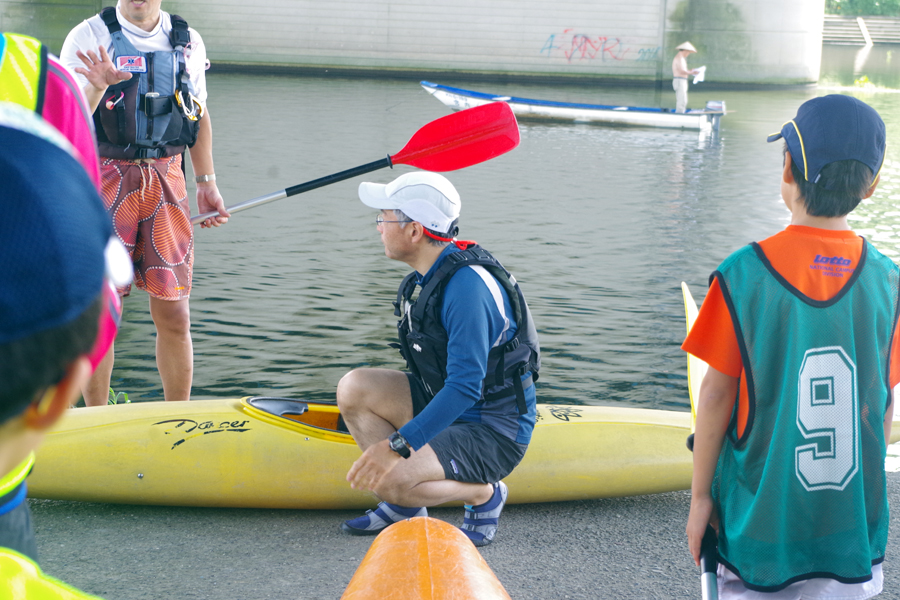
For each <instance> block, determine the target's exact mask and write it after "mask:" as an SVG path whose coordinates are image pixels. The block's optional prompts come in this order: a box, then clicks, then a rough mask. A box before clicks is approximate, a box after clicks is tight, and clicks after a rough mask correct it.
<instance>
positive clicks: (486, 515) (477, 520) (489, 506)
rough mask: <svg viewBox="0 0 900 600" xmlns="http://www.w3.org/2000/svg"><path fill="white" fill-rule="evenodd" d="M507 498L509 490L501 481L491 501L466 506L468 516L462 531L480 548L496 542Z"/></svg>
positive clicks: (495, 485)
mask: <svg viewBox="0 0 900 600" xmlns="http://www.w3.org/2000/svg"><path fill="white" fill-rule="evenodd" d="M507 496H509V488H507V487H506V484H505V483H503V482H502V481H501V482H499V483H495V484H494V495H493V496H491V499H490V500H488V501H487V502H485V503H484V504H479V505H478V506H470V505H468V504H467V505H466V516H465V519H464V520H463V526H462V527H460V529H462V532H463V533H464V534H466V536H467V537H468V538H469V539H470V540H472V543H473V544H475V545H476V546H478V547H479V548H480V547H481V546H487V545H488V544H490V543H491V542H492V541H494V536H495V535H497V528H498V527H499V526H500V524H499V522H500V513H501V512H503V507H504V506H505V505H506V498H507Z"/></svg>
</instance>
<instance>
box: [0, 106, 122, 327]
mask: <svg viewBox="0 0 900 600" xmlns="http://www.w3.org/2000/svg"><path fill="white" fill-rule="evenodd" d="M70 148H71V146H70V145H68V143H67V142H66V141H65V139H64V138H62V136H61V135H60V134H59V132H58V131H57V130H56V129H54V128H53V127H52V126H50V125H48V124H46V123H45V122H44V121H43V120H42V119H40V118H39V117H37V116H36V115H34V113H33V112H31V111H28V110H26V109H24V108H21V107H18V106H16V105H13V104H11V103H8V102H0V182H2V184H0V344H3V343H8V342H12V341H15V340H18V339H21V338H24V337H27V336H29V335H33V334H35V333H38V332H40V331H44V330H47V329H51V328H53V327H59V326H61V325H65V324H66V323H69V322H70V321H72V320H74V319H75V318H76V317H78V316H80V315H81V314H82V313H83V312H84V311H85V310H86V309H87V308H88V306H90V304H91V303H92V302H93V301H94V300H95V299H96V298H97V297H98V296H99V295H100V293H101V291H102V289H103V288H102V286H103V277H104V270H105V262H104V250H105V248H106V245H107V242H108V240H109V238H110V235H111V234H112V225H111V223H110V219H109V216H108V215H107V213H106V210H105V209H104V207H103V202H102V200H101V199H100V196H99V195H98V193H97V188H95V187H94V185H93V183H92V182H91V180H90V178H89V177H88V175H87V173H86V172H85V170H84V167H82V166H81V163H79V162H78V161H77V160H76V159H75V158H74V157H73V156H72V154H71V152H70Z"/></svg>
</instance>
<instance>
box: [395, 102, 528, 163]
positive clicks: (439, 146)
mask: <svg viewBox="0 0 900 600" xmlns="http://www.w3.org/2000/svg"><path fill="white" fill-rule="evenodd" d="M518 145H519V124H518V123H516V117H515V115H514V114H513V112H512V109H511V108H510V107H509V105H507V104H506V103H505V102H491V103H490V104H484V105H482V106H476V107H474V108H468V109H466V110H461V111H459V112H456V113H453V114H449V115H447V116H445V117H441V118H440V119H436V120H434V121H432V122H430V123H428V124H427V125H425V126H424V127H422V128H421V129H419V130H418V131H417V132H416V133H415V134H413V136H412V137H411V138H410V139H409V141H408V142H407V143H406V146H404V147H403V149H402V150H401V151H400V152H398V153H397V154H395V155H393V156H391V162H392V163H394V164H401V165H410V166H413V167H418V168H419V169H425V170H426V171H455V170H456V169H462V168H465V167H470V166H472V165H477V164H478V163H480V162H484V161H486V160H490V159H492V158H494V157H495V156H500V155H501V154H504V153H506V152H509V151H510V150H512V149H513V148H515V147H516V146H518Z"/></svg>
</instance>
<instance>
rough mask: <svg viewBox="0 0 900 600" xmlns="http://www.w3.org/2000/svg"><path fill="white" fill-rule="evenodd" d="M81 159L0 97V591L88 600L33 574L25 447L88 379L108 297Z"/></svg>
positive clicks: (98, 220) (100, 218) (105, 223)
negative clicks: (0, 99) (0, 215)
mask: <svg viewBox="0 0 900 600" xmlns="http://www.w3.org/2000/svg"><path fill="white" fill-rule="evenodd" d="M79 158H81V157H80V156H79V155H78V153H77V151H76V150H75V149H74V148H73V147H72V145H71V144H70V143H69V142H68V141H67V140H66V139H65V138H64V137H63V136H62V135H61V134H60V132H59V131H58V130H57V129H55V128H54V127H52V126H50V125H49V124H47V123H46V122H45V121H44V120H42V119H41V118H40V117H38V116H37V115H36V114H35V113H34V112H33V111H32V110H28V109H25V108H23V107H21V106H20V105H18V104H13V103H11V102H0V181H2V182H3V183H2V185H0V212H2V214H3V217H2V218H0V381H3V386H2V387H0V598H69V599H73V600H75V599H88V598H95V597H94V596H89V595H88V594H85V593H83V592H80V591H78V590H76V589H74V588H72V587H71V586H68V585H66V584H64V583H62V582H60V581H57V580H55V579H53V578H52V577H48V576H47V575H45V574H44V573H43V572H42V571H41V569H40V567H39V566H38V565H37V544H36V542H35V538H34V530H33V526H32V521H31V512H30V509H29V506H28V502H27V500H26V495H27V480H26V477H27V476H28V474H29V473H30V471H31V468H32V466H33V465H34V460H35V457H34V451H35V450H37V448H38V446H40V444H41V442H42V440H43V437H44V435H45V434H46V433H47V432H48V431H49V430H50V429H51V428H52V427H53V425H54V424H55V423H56V422H57V421H58V420H59V419H60V418H61V417H62V416H63V415H64V414H65V412H66V410H67V409H68V408H69V406H70V405H71V404H72V403H74V402H75V401H76V400H77V399H78V397H79V396H80V394H81V387H82V386H83V385H84V384H85V383H86V382H87V380H88V378H89V377H90V373H91V358H90V355H91V353H92V352H93V349H97V343H98V342H99V341H100V339H101V337H102V332H101V329H100V326H99V323H100V321H101V315H103V313H104V310H106V309H105V306H107V305H108V300H109V299H108V298H107V297H106V296H105V289H107V287H108V286H107V284H106V283H105V281H104V275H105V273H107V266H108V265H107V263H106V262H105V256H108V255H107V254H106V248H107V246H108V244H109V242H110V236H112V227H111V224H110V221H109V217H108V216H107V213H106V211H105V209H104V207H103V202H102V201H101V199H100V196H99V193H98V192H97V188H96V186H95V185H94V183H93V182H92V181H91V179H90V178H89V176H88V174H87V172H86V171H85V169H84V168H83V166H82V165H81V164H80V163H79V161H78V159H79ZM105 349H106V348H105V347H100V348H99V354H100V355H102V354H103V353H104V351H105Z"/></svg>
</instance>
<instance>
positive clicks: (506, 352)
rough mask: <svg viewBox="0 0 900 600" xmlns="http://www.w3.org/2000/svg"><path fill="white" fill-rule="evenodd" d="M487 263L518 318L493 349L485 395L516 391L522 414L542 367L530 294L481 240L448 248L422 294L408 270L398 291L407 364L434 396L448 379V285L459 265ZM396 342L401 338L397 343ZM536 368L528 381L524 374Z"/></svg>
mask: <svg viewBox="0 0 900 600" xmlns="http://www.w3.org/2000/svg"><path fill="white" fill-rule="evenodd" d="M476 265H479V266H482V267H484V268H485V269H486V270H487V271H488V272H489V273H490V274H491V275H493V276H494V278H495V279H496V280H497V282H498V283H499V284H500V285H501V286H503V289H505V290H506V294H507V296H508V297H509V303H510V305H511V307H512V311H513V315H512V316H513V320H514V321H515V323H516V333H515V335H514V336H513V338H512V339H511V340H509V341H507V342H505V343H502V344H500V345H498V346H495V347H493V348H491V350H490V352H489V353H488V364H487V374H486V376H485V378H484V381H483V383H482V386H481V398H480V400H479V401H491V400H499V399H502V398H508V397H510V396H512V395H513V394H515V396H516V406H517V407H518V410H519V414H525V413H527V412H528V408H527V406H526V404H525V394H524V389H525V388H526V387H528V386H529V385H531V383H532V382H533V381H537V378H538V371H539V370H540V368H541V351H540V345H539V343H538V336H537V330H536V329H535V327H534V321H533V320H532V318H531V312H530V311H529V310H528V305H527V304H526V303H525V297H524V296H523V295H522V291H521V290H520V289H519V284H518V283H516V280H515V278H514V277H513V276H512V274H511V273H510V272H509V271H507V270H506V269H504V268H503V265H501V264H500V262H499V261H498V260H497V259H496V258H494V257H493V256H492V255H491V253H490V252H488V251H487V250H485V249H484V248H482V247H480V246H478V245H472V246H469V247H468V248H467V249H466V250H462V251H460V252H453V253H451V254H448V255H447V256H446V257H445V258H444V261H443V262H442V263H441V265H440V267H438V269H437V271H435V273H434V275H433V276H432V278H431V279H430V280H429V281H428V283H427V284H425V286H424V287H423V288H422V291H421V292H420V293H419V295H418V297H417V298H416V300H414V301H413V300H412V294H413V292H414V290H415V288H416V275H417V274H416V272H412V273H410V274H409V275H407V276H406V278H405V279H404V280H403V282H402V283H401V284H400V289H399V290H398V291H397V300H396V302H394V306H395V311H394V314H396V315H397V316H398V317H401V319H400V321H399V322H398V323H397V331H398V334H399V337H400V344H399V349H400V354H402V355H403V358H404V359H405V360H406V364H407V367H408V368H409V370H410V372H412V374H413V375H415V376H416V377H418V378H419V380H420V381H422V383H423V384H424V386H425V389H426V390H427V392H428V393H429V394H430V395H431V397H432V398H433V397H434V396H435V395H436V394H437V393H438V392H439V391H440V390H441V388H443V387H444V381H445V380H446V379H447V342H448V336H447V331H446V330H445V329H444V326H443V324H442V323H441V306H442V305H443V296H444V289H445V288H446V285H447V282H448V281H449V280H450V277H451V276H453V274H454V273H456V271H458V270H459V269H461V268H463V267H468V266H476ZM395 345H396V344H395ZM528 372H531V377H529V378H527V379H526V380H525V381H524V382H523V381H522V376H523V375H524V374H525V373H528Z"/></svg>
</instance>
